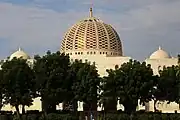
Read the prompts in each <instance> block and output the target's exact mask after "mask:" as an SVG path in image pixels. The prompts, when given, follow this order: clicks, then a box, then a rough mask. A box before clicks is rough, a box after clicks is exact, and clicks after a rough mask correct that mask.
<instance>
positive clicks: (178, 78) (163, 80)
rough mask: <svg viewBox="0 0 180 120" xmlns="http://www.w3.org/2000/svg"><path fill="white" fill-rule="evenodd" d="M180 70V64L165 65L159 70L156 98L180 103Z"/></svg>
mask: <svg viewBox="0 0 180 120" xmlns="http://www.w3.org/2000/svg"><path fill="white" fill-rule="evenodd" d="M179 70H180V67H179V66H174V65H173V66H171V67H163V70H160V71H159V80H158V81H157V85H156V86H157V89H156V92H155V98H156V100H161V101H162V100H163V101H164V100H167V101H169V102H177V103H179V98H180V91H179V90H180V75H179V74H178V72H179Z"/></svg>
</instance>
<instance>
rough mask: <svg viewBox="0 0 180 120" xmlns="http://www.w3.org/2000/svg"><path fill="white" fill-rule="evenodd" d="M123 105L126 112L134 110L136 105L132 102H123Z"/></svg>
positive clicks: (129, 112)
mask: <svg viewBox="0 0 180 120" xmlns="http://www.w3.org/2000/svg"><path fill="white" fill-rule="evenodd" d="M123 106H124V111H125V112H126V113H128V114H131V113H133V112H136V107H137V105H135V104H133V103H130V102H127V103H125V104H123Z"/></svg>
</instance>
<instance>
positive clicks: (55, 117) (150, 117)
mask: <svg viewBox="0 0 180 120" xmlns="http://www.w3.org/2000/svg"><path fill="white" fill-rule="evenodd" d="M0 120H18V119H17V117H16V116H13V115H0ZM22 120H79V116H74V115H72V114H56V113H51V114H48V115H47V116H46V119H45V118H44V117H43V116H42V115H37V114H28V115H23V116H22ZM81 120H84V118H82V119H81ZM97 120H180V114H155V113H153V114H151V113H144V114H134V115H128V114H106V115H104V114H99V115H98V116H97Z"/></svg>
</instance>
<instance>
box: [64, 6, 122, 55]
mask: <svg viewBox="0 0 180 120" xmlns="http://www.w3.org/2000/svg"><path fill="white" fill-rule="evenodd" d="M85 51H86V52H87V53H89V52H93V53H95V52H96V53H97V52H98V53H100V54H101V53H106V54H109V55H118V56H122V45H121V41H120V38H119V36H118V34H117V32H116V31H115V30H114V28H113V27H112V26H111V25H109V24H106V23H104V22H103V21H101V20H99V19H97V18H95V17H93V12H92V8H91V9H90V16H89V17H88V18H86V19H83V20H81V21H79V22H78V23H76V24H74V25H73V26H72V27H71V28H70V29H69V30H68V31H67V32H66V34H65V36H64V38H63V40H62V43H61V52H65V53H71V54H72V52H81V53H82V52H85ZM71 54H70V55H71Z"/></svg>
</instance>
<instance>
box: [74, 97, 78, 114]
mask: <svg viewBox="0 0 180 120" xmlns="http://www.w3.org/2000/svg"><path fill="white" fill-rule="evenodd" d="M77 109H78V103H77V101H76V100H75V101H73V110H74V112H75V113H76V112H77Z"/></svg>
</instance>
